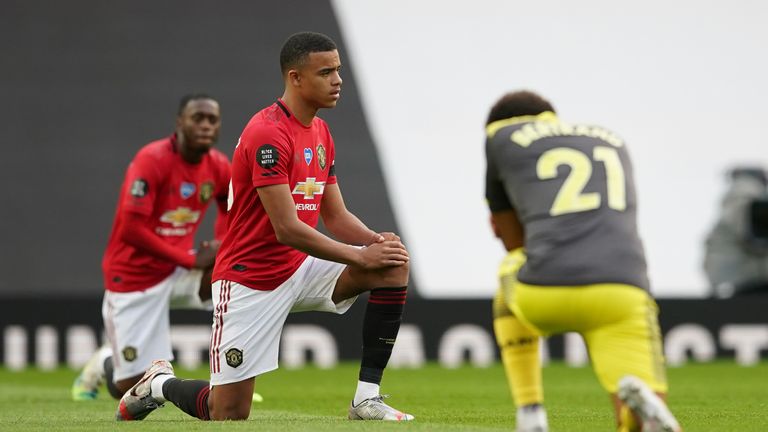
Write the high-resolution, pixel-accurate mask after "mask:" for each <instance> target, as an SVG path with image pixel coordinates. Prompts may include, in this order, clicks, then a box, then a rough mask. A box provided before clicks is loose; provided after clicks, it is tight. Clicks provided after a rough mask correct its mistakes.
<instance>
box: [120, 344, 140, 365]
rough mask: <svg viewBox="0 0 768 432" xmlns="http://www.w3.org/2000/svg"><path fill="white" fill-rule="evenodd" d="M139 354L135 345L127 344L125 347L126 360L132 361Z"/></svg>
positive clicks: (124, 355) (124, 356)
mask: <svg viewBox="0 0 768 432" xmlns="http://www.w3.org/2000/svg"><path fill="white" fill-rule="evenodd" d="M138 356H139V353H138V351H137V350H136V348H135V347H132V346H127V347H125V348H123V358H124V359H125V361H129V362H132V361H134V360H136V357H138Z"/></svg>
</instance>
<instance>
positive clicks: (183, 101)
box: [176, 93, 218, 116]
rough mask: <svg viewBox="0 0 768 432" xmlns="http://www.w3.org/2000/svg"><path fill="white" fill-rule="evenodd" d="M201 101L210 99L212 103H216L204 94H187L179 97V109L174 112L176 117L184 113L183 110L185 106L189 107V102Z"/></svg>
mask: <svg viewBox="0 0 768 432" xmlns="http://www.w3.org/2000/svg"><path fill="white" fill-rule="evenodd" d="M201 99H210V100H212V101H214V102H218V101H217V100H216V99H214V98H213V97H212V96H210V95H208V94H206V93H189V94H185V95H184V96H182V97H181V99H180V100H179V109H178V111H176V115H179V116H180V115H182V114H183V113H184V109H185V108H187V105H189V103H190V102H192V101H195V100H201Z"/></svg>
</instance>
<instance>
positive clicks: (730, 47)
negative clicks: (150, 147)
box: [0, 0, 768, 370]
mask: <svg viewBox="0 0 768 432" xmlns="http://www.w3.org/2000/svg"><path fill="white" fill-rule="evenodd" d="M766 20H768V6H765V5H763V4H762V3H759V2H752V1H736V2H735V3H734V2H732V3H728V4H726V3H723V2H695V1H693V0H682V1H678V2H673V3H669V2H664V1H662V0H651V1H646V2H641V3H637V4H631V5H626V4H619V3H615V2H610V1H608V0H585V1H581V2H568V1H567V0H549V1H544V2H517V1H500V0H496V1H492V0H482V1H479V2H469V3H466V2H465V3H456V4H455V3H452V2H447V3H446V2H440V1H437V0H422V1H407V0H389V1H366V2H359V1H353V0H336V1H328V0H322V1H319V0H318V1H299V0H283V1H280V2H253V1H245V0H232V1H228V2H226V3H224V4H221V5H215V4H212V3H211V2H203V1H199V0H191V1H185V2H180V1H172V2H149V1H134V2H102V1H97V0H73V1H68V2H53V1H44V0H23V1H22V0H7V1H4V2H3V13H2V14H0V47H2V52H3V56H1V58H0V62H1V63H2V65H1V67H0V76H2V79H1V80H0V94H2V95H3V103H2V104H0V116H1V117H2V119H3V121H2V124H3V132H4V133H3V134H2V135H3V136H2V140H3V146H2V157H0V188H1V189H2V192H3V196H4V202H3V204H2V205H0V238H2V239H3V240H4V244H5V245H6V247H5V248H3V249H2V250H1V251H0V268H1V269H2V275H3V277H2V278H1V279H0V338H2V343H0V361H2V363H3V365H5V366H6V367H8V368H10V369H14V370H15V369H23V368H25V367H27V366H30V365H37V366H39V367H41V368H43V369H48V368H55V367H57V366H60V365H69V366H71V367H78V366H80V365H81V364H82V363H84V362H85V360H86V359H87V358H88V356H89V355H90V353H91V352H92V351H93V349H95V347H96V346H98V344H99V342H100V340H101V334H102V324H101V316H100V301H101V295H102V292H103V288H102V283H101V272H100V261H101V254H102V252H103V249H104V247H105V245H106V240H107V236H108V233H109V229H110V224H111V222H112V217H113V211H114V207H115V203H116V198H117V190H118V188H119V185H120V182H121V180H122V175H123V173H124V170H125V168H126V166H127V163H128V162H129V161H130V159H131V157H132V156H133V154H134V153H135V152H136V151H137V150H138V148H139V147H140V146H142V145H143V144H145V143H147V142H149V141H150V140H153V139H156V138H158V137H161V136H164V135H167V134H169V133H171V132H172V128H173V119H174V115H175V109H176V105H177V101H178V99H179V98H180V97H181V95H183V94H185V93H189V92H198V91H203V92H207V93H209V94H211V95H213V96H215V97H216V98H218V99H219V101H220V102H221V104H222V109H223V121H224V123H223V127H222V133H221V137H220V141H219V144H218V146H219V148H220V149H221V150H222V151H224V152H225V153H226V154H228V155H230V156H231V154H232V150H233V148H234V145H235V143H236V142H237V137H238V135H239V133H240V131H241V128H242V126H243V125H244V124H245V122H246V121H247V120H248V118H250V116H251V115H252V114H253V113H254V112H256V111H257V110H259V109H261V108H262V107H263V106H265V105H267V104H269V103H271V102H272V101H273V100H274V99H275V98H276V97H278V96H280V94H281V90H282V87H281V81H280V75H279V67H278V64H277V58H278V51H279V48H280V45H281V44H282V42H283V41H284V40H285V38H286V37H287V36H289V35H290V34H291V33H294V32H296V31H300V30H315V31H320V32H323V33H326V34H328V35H329V36H331V37H332V38H334V39H335V40H336V41H337V43H338V44H339V46H340V52H341V56H342V61H343V62H344V63H345V65H344V73H343V78H344V86H343V98H342V101H341V103H340V104H339V107H338V108H337V109H335V110H332V111H326V112H322V113H321V116H322V117H323V118H325V119H326V120H327V121H328V122H329V124H330V126H331V129H332V131H333V134H334V137H335V140H336V144H337V147H338V148H339V158H338V160H337V161H336V164H337V168H338V170H337V172H338V173H339V176H340V184H341V187H342V188H343V190H344V194H345V197H346V200H347V203H348V205H349V206H350V207H351V208H352V209H353V211H355V212H356V213H357V214H358V215H360V216H361V219H363V220H364V221H366V222H367V223H368V224H369V225H370V226H371V227H374V228H375V229H378V230H382V231H383V230H392V231H396V232H399V233H401V234H402V235H403V237H404V239H405V241H406V244H407V245H408V246H409V248H410V250H411V252H412V256H413V267H412V268H413V284H412V285H413V286H412V290H411V292H412V293H413V294H414V295H413V298H412V301H411V302H410V303H409V305H408V307H407V308H406V316H405V322H406V325H405V326H404V328H403V331H402V334H401V337H400V339H399V341H398V346H397V347H396V352H395V355H394V358H393V363H395V364H396V365H399V366H411V367H417V366H420V365H422V364H424V362H425V361H430V360H437V361H439V362H440V363H441V364H443V365H445V366H449V367H452V366H456V365H459V364H462V363H465V362H469V363H471V364H475V365H478V366H485V365H489V364H491V363H493V362H495V361H496V360H497V358H498V355H497V353H496V348H495V344H494V343H493V337H492V333H491V317H490V301H489V299H490V297H491V295H492V293H493V290H494V289H495V282H494V277H495V272H496V265H497V263H498V261H499V260H500V258H501V256H502V254H503V252H502V250H501V247H500V246H499V245H497V244H496V242H495V240H494V239H493V237H492V234H491V232H490V230H489V228H488V226H487V214H486V209H485V205H484V202H483V188H482V175H483V174H482V173H483V169H484V165H483V161H482V143H483V121H484V118H485V115H486V111H487V108H488V106H489V105H490V104H491V103H492V102H493V100H494V99H495V98H496V97H498V96H499V95H500V94H501V93H502V92H504V91H507V90H511V89H517V88H530V89H534V90H536V91H539V92H540V93H542V94H543V95H545V96H546V97H548V98H550V99H551V100H552V101H553V102H554V104H555V106H556V107H557V108H558V110H559V111H560V113H561V114H562V116H563V117H564V118H567V119H572V120H574V121H585V122H595V123H599V124H603V125H605V126H607V127H609V128H612V129H614V130H616V131H617V132H618V133H619V134H621V135H622V136H623V137H624V138H625V139H626V140H627V142H628V143H629V145H630V146H631V147H630V150H631V151H632V154H633V157H634V163H635V166H636V171H637V175H638V178H637V182H638V190H639V198H640V228H641V231H642V234H643V236H644V238H645V241H646V247H647V253H648V258H649V263H650V271H651V277H652V281H653V284H654V294H656V295H657V297H659V298H660V300H659V303H660V305H661V310H662V315H661V324H662V327H663V330H664V333H665V336H666V349H667V355H668V357H669V359H670V361H671V362H672V363H673V364H682V363H685V362H686V361H709V360H712V359H714V358H716V357H723V358H729V359H734V360H736V361H737V362H738V363H740V364H744V365H750V364H754V363H756V362H758V361H760V360H761V359H762V358H764V357H765V356H766V355H767V354H766V350H768V318H766V317H767V316H768V315H766V313H765V311H766V310H768V298H766V297H765V296H753V297H750V298H733V299H729V300H713V299H710V298H709V289H708V287H707V283H706V281H705V279H704V277H703V274H702V271H701V260H702V253H703V242H704V238H705V236H706V232H707V230H708V229H709V227H710V225H711V224H713V223H714V221H715V220H716V218H717V208H718V207H717V203H718V199H719V197H720V195H721V194H722V192H723V174H724V173H725V172H726V170H727V169H729V168H730V167H732V166H734V165H738V164H744V163H748V164H750V165H759V166H767V165H768V157H766V154H768V153H766V152H765V150H764V143H763V142H762V140H764V139H765V137H766V135H767V134H766V130H765V129H766V127H767V126H766V125H768V123H766V122H765V118H768V107H767V106H766V104H765V101H766V100H768V94H767V93H768V86H766V84H765V77H766V76H768V61H766V59H765V56H763V55H761V54H760V53H761V52H762V51H764V45H765V41H766V40H768V28H766V27H765V25H764V23H765V22H766ZM207 226H208V227H210V221H208V222H207ZM202 231H203V232H210V228H209V229H208V230H206V228H205V227H204V228H203V230H202ZM360 314H361V310H360V309H359V308H353V312H352V313H351V314H349V315H348V316H345V317H342V318H336V317H324V316H319V315H316V314H299V315H295V316H293V317H291V318H290V320H289V322H290V325H289V326H288V327H287V328H286V332H285V334H284V340H283V344H282V353H281V355H282V356H283V362H284V364H285V365H288V366H296V367H299V366H301V365H303V364H305V363H307V362H311V363H315V364H318V365H319V366H321V367H331V366H333V365H335V364H336V362H338V361H341V360H344V359H353V358H356V357H357V355H358V347H359V342H358V340H357V338H358V334H357V332H356V331H355V330H354V329H355V328H356V327H357V323H359V321H360ZM173 319H174V323H175V326H174V341H175V348H176V350H177V354H178V355H177V357H178V359H179V361H180V362H181V363H182V364H183V365H185V366H189V367H195V366H197V365H198V364H199V363H200V362H201V361H202V360H204V359H205V358H206V357H205V354H204V353H205V350H206V347H207V341H208V329H209V318H208V315H207V314H205V313H202V312H184V313H175V314H174V316H173ZM544 355H546V356H547V357H548V358H563V359H565V360H566V361H567V362H568V363H569V364H584V362H586V356H585V353H584V350H583V346H582V345H581V344H580V341H579V340H578V339H574V338H571V337H565V338H553V339H552V340H550V341H549V345H548V346H547V350H546V352H545V353H544Z"/></svg>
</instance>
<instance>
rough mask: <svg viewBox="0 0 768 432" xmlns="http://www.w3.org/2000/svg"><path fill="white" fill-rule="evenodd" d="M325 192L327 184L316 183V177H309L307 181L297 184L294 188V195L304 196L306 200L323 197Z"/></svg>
mask: <svg viewBox="0 0 768 432" xmlns="http://www.w3.org/2000/svg"><path fill="white" fill-rule="evenodd" d="M323 190H325V182H322V181H321V182H316V181H315V177H307V181H303V182H296V186H295V187H294V188H293V192H291V193H292V194H294V195H304V199H305V200H310V199H315V195H322V194H323Z"/></svg>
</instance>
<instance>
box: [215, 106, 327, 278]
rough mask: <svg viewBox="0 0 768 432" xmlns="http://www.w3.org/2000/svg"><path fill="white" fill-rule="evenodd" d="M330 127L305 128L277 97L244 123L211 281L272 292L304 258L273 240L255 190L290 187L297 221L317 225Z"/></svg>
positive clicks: (315, 122) (315, 124) (318, 124)
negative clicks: (231, 282) (228, 207)
mask: <svg viewBox="0 0 768 432" xmlns="http://www.w3.org/2000/svg"><path fill="white" fill-rule="evenodd" d="M334 157H335V151H334V146H333V138H331V132H330V131H329V130H328V125H327V124H326V123H325V122H324V121H323V120H321V119H319V118H317V117H315V118H314V119H313V120H312V124H311V125H310V126H304V125H303V124H301V123H300V122H299V121H298V120H297V119H296V117H294V116H293V114H291V112H290V111H289V110H288V108H287V107H286V106H285V104H283V102H282V101H281V100H280V99H278V101H277V102H276V103H274V104H273V105H272V106H270V107H268V108H265V109H263V110H261V111H260V112H258V113H257V114H256V115H255V116H253V118H251V120H250V121H249V122H248V124H247V125H246V127H245V129H244V130H243V133H242V135H241V136H240V142H239V143H238V146H237V148H235V153H234V155H233V156H232V188H231V191H230V193H231V195H230V200H231V201H230V205H231V207H230V209H229V213H228V217H229V219H228V222H229V226H228V229H227V234H226V235H225V236H224V240H223V241H222V243H221V247H220V248H219V253H218V255H217V256H216V265H215V266H214V269H213V280H214V281H216V280H229V281H233V282H237V283H239V284H242V285H245V286H247V287H250V288H253V289H257V290H262V291H270V290H273V289H275V288H277V287H278V286H279V285H280V284H282V283H283V282H285V280H286V279H288V278H289V277H290V276H291V275H292V274H293V273H294V272H295V271H296V269H298V268H299V266H300V265H301V263H302V262H303V261H304V259H305V258H306V257H307V254H305V253H304V252H301V251H299V250H297V249H294V248H292V247H290V246H286V245H284V244H281V243H280V242H278V241H277V237H276V235H275V231H274V229H273V228H272V223H271V222H270V221H269V216H267V213H266V211H265V210H264V206H263V205H262V204H261V201H260V200H259V193H258V190H257V188H258V187H262V186H269V185H274V184H281V183H285V184H288V186H289V188H290V190H291V193H292V195H293V201H294V203H295V204H296V212H297V213H298V217H299V219H300V220H301V221H303V222H304V223H306V224H307V225H309V226H311V227H316V226H317V222H318V219H319V217H320V203H321V201H322V199H323V190H324V189H325V186H326V185H329V184H334V183H336V176H335V175H334V168H333V161H334Z"/></svg>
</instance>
